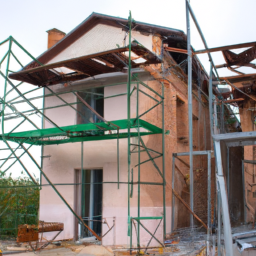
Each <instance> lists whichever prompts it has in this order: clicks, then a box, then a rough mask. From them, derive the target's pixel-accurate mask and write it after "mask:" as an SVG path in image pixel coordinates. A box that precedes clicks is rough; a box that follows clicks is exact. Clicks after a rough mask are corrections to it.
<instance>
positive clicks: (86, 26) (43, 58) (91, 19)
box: [25, 12, 186, 69]
mask: <svg viewBox="0 0 256 256" xmlns="http://www.w3.org/2000/svg"><path fill="white" fill-rule="evenodd" d="M127 23H128V20H127V19H123V18H119V17H114V16H109V15H104V14H100V13H95V12H93V13H92V14H91V15H90V16H88V17H87V18H86V19H85V20H84V21H83V22H82V23H80V24H79V25H78V26H77V27H75V28H74V29H73V30H72V31H71V32H69V33H68V34H67V35H66V36H65V37H64V38H63V39H62V40H60V41H59V42H58V43H57V44H55V45H54V46H53V47H51V48H50V49H48V50H47V51H45V52H44V53H43V54H41V55H40V56H39V57H38V58H37V60H38V61H39V62H40V63H42V64H45V63H47V62H49V61H50V60H51V59H52V58H54V57H55V56H57V55H58V54H59V53H60V52H62V51H63V50H64V49H65V48H67V47H68V46H70V45H71V44H72V43H73V42H75V41H76V40H77V39H79V38H80V37H81V36H83V35H84V34H85V33H86V32H88V31H89V30H91V29H92V28H93V27H95V26H96V25H98V24H106V25H110V26H115V27H119V28H122V29H128V28H127V27H126V25H127ZM133 30H135V31H140V32H142V33H143V32H144V33H157V34H160V35H162V36H171V37H174V38H175V37H177V38H181V39H186V35H185V34H184V32H183V31H181V30H177V29H173V28H168V27H163V26H157V25H153V24H149V23H144V22H139V21H136V27H134V29H133ZM35 66H40V64H38V63H36V62H34V61H33V62H31V63H30V64H28V65H27V66H26V67H25V69H30V68H31V67H35Z"/></svg>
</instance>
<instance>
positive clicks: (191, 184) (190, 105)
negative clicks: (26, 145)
mask: <svg viewBox="0 0 256 256" xmlns="http://www.w3.org/2000/svg"><path fill="white" fill-rule="evenodd" d="M185 1H186V18H187V50H188V125H189V165H190V209H191V210H192V211H194V200H193V199H194V177H193V116H192V51H191V43H190V22H189V9H188V2H187V1H188V0H185ZM193 225H194V219H193V214H191V215H190V226H191V227H193Z"/></svg>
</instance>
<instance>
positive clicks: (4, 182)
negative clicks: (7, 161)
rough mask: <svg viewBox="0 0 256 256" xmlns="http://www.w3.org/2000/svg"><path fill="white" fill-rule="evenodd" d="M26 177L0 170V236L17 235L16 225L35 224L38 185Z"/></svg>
mask: <svg viewBox="0 0 256 256" xmlns="http://www.w3.org/2000/svg"><path fill="white" fill-rule="evenodd" d="M33 185H34V183H33V182H32V181H30V180H29V178H27V177H18V178H12V177H11V174H10V175H9V176H6V175H5V174H3V173H2V172H1V171H0V237H1V238H10V237H16V236H17V229H18V225H21V224H37V223H38V209H39V187H35V186H33Z"/></svg>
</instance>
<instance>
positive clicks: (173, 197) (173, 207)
mask: <svg viewBox="0 0 256 256" xmlns="http://www.w3.org/2000/svg"><path fill="white" fill-rule="evenodd" d="M174 179H175V156H174V155H172V221H171V232H173V230H174V214H175V195H174V192H173V191H174Z"/></svg>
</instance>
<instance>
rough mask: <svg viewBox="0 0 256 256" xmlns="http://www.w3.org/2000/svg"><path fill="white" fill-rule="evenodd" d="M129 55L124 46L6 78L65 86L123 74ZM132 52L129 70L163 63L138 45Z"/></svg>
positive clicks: (133, 47) (127, 48) (17, 73)
mask: <svg viewBox="0 0 256 256" xmlns="http://www.w3.org/2000/svg"><path fill="white" fill-rule="evenodd" d="M128 52H129V46H126V47H122V48H117V49H113V50H109V51H105V52H100V53H95V54H90V55H86V56H82V57H78V58H73V59H69V60H64V61H60V62H56V63H51V64H47V65H43V66H40V67H35V68H31V69H28V70H21V71H19V72H15V73H11V74H10V75H9V78H11V79H15V80H19V81H23V82H27V83H30V84H33V85H38V86H48V85H54V84H59V83H68V82H72V81H76V80H81V79H84V78H87V77H94V76H96V75H100V74H106V73H113V72H122V71H125V70H127V68H128V65H129V58H128ZM131 52H132V56H133V57H132V60H131V68H137V67H139V66H141V65H149V64H158V63H161V62H162V61H161V59H160V58H159V57H158V56H156V55H155V54H154V53H153V52H151V51H149V50H148V49H147V48H145V47H143V46H142V45H140V44H138V43H132V45H131ZM62 69H66V70H69V72H66V73H64V72H61V71H62Z"/></svg>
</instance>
